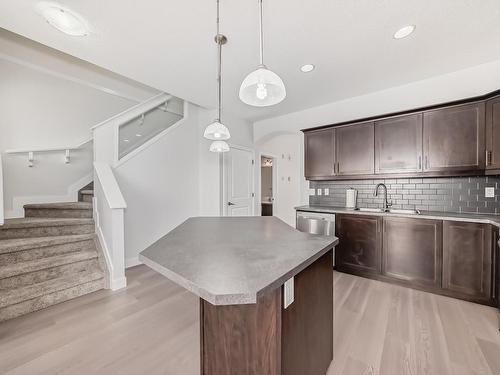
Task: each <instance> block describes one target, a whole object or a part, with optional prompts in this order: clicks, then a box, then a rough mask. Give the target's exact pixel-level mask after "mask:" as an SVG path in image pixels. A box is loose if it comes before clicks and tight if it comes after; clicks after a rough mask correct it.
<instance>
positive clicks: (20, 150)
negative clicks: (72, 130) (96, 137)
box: [5, 138, 93, 154]
mask: <svg viewBox="0 0 500 375" xmlns="http://www.w3.org/2000/svg"><path fill="white" fill-rule="evenodd" d="M92 142H93V140H92V138H90V139H87V140H86V141H83V142H81V143H79V144H77V145H76V146H66V147H48V148H35V147H32V148H24V149H15V150H5V153H6V154H24V153H29V152H38V153H40V152H57V151H66V150H78V149H80V148H83V146H85V145H86V144H88V143H92Z"/></svg>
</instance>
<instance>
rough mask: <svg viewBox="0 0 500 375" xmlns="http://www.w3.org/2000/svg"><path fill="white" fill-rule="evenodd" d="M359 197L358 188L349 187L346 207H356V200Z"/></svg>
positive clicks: (346, 192) (346, 193)
mask: <svg viewBox="0 0 500 375" xmlns="http://www.w3.org/2000/svg"><path fill="white" fill-rule="evenodd" d="M357 199H358V191H357V190H356V189H352V188H349V189H347V190H346V191H345V206H346V208H352V209H355V208H356V202H357Z"/></svg>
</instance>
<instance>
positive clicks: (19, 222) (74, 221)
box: [0, 217, 94, 230]
mask: <svg viewBox="0 0 500 375" xmlns="http://www.w3.org/2000/svg"><path fill="white" fill-rule="evenodd" d="M86 224H87V225H88V224H94V219H89V218H43V217H25V218H19V219H7V220H5V222H4V224H3V225H2V226H0V230H2V229H10V228H40V227H56V226H67V225H86Z"/></svg>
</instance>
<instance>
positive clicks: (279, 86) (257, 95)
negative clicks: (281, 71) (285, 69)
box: [240, 65, 286, 107]
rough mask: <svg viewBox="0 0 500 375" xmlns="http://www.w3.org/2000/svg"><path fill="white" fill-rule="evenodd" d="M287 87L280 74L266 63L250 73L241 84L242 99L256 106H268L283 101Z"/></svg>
mask: <svg viewBox="0 0 500 375" xmlns="http://www.w3.org/2000/svg"><path fill="white" fill-rule="evenodd" d="M285 97H286V88H285V84H284V83H283V80H282V79H281V78H280V76H279V75H277V74H276V73H274V72H272V71H271V70H269V69H267V68H266V67H265V66H264V65H261V66H259V68H258V69H257V70H255V71H253V72H252V73H250V74H249V75H248V76H247V77H246V78H245V79H244V80H243V83H242V84H241V87H240V99H241V101H242V102H243V103H246V104H248V105H251V106H254V107H267V106H271V105H275V104H278V103H280V102H281V101H283V99H285Z"/></svg>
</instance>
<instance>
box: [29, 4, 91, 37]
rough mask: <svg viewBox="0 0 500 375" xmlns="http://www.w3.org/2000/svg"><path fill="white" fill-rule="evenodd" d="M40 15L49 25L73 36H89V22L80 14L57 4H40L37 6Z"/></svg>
mask: <svg viewBox="0 0 500 375" xmlns="http://www.w3.org/2000/svg"><path fill="white" fill-rule="evenodd" d="M36 9H37V11H38V13H39V14H40V15H41V16H42V17H43V18H45V20H46V21H47V22H48V23H49V25H51V26H53V27H55V28H56V29H57V30H59V31H61V32H63V33H65V34H67V35H71V36H86V35H89V26H88V23H87V21H85V19H84V18H83V17H82V16H80V15H79V14H78V13H76V12H73V11H72V10H71V9H68V8H66V7H63V6H61V5H59V4H57V3H51V2H47V1H42V2H39V3H38V4H37V6H36Z"/></svg>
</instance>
